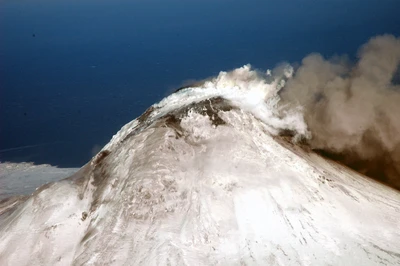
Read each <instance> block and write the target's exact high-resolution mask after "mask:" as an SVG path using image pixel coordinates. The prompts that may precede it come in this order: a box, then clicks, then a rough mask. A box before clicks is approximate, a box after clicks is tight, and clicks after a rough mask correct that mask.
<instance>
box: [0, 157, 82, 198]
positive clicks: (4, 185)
mask: <svg viewBox="0 0 400 266" xmlns="http://www.w3.org/2000/svg"><path fill="white" fill-rule="evenodd" d="M78 170H79V169H76V168H57V167H53V166H50V165H45V164H42V165H34V164H32V163H0V200H2V199H5V198H8V197H11V196H16V195H28V194H31V193H33V192H34V191H35V190H36V188H37V187H39V186H41V185H43V184H46V183H49V182H54V181H59V180H61V179H63V178H65V177H68V176H71V175H72V174H74V173H75V172H77V171H78Z"/></svg>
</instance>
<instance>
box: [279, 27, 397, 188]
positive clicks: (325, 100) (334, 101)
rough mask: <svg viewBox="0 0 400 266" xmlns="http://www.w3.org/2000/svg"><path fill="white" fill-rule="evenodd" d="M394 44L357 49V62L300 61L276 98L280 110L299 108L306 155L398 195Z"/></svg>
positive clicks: (388, 40)
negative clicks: (309, 153)
mask: <svg viewBox="0 0 400 266" xmlns="http://www.w3.org/2000/svg"><path fill="white" fill-rule="evenodd" d="M399 65H400V38H396V37H394V36H392V35H383V36H378V37H374V38H372V39H371V40H370V41H369V42H368V43H366V44H365V45H363V46H362V47H361V48H360V50H359V54H358V62H357V63H356V64H354V65H352V64H350V63H349V61H348V60H347V59H346V57H335V58H332V59H329V60H326V59H324V58H323V57H322V56H321V55H319V54H311V55H309V56H307V57H306V58H304V59H303V61H302V64H301V65H300V67H299V68H298V69H297V70H296V71H295V74H294V76H293V77H292V78H291V79H289V80H288V81H287V83H286V85H285V87H284V89H283V90H282V91H281V92H280V96H281V98H282V104H283V106H285V108H291V107H298V106H301V107H302V108H303V112H304V118H305V121H306V123H307V125H308V128H309V130H310V131H311V134H312V138H311V139H310V140H309V141H308V142H309V145H310V146H311V148H312V149H314V150H317V151H320V152H321V153H323V154H325V155H328V156H330V157H331V158H333V159H336V160H339V161H341V162H343V163H345V164H347V165H349V166H351V167H353V168H354V169H356V170H358V171H360V172H363V173H365V174H367V175H369V176H371V177H374V178H377V179H379V180H380V181H383V182H385V183H387V184H389V185H391V186H393V187H395V188H397V189H400V86H399V85H398V82H396V80H397V79H398V76H399Z"/></svg>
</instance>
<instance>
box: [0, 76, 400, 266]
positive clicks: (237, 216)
mask: <svg viewBox="0 0 400 266" xmlns="http://www.w3.org/2000/svg"><path fill="white" fill-rule="evenodd" d="M235 84H238V83H235ZM207 86H211V83H210V84H208V85H207ZM221 86H222V85H221ZM226 86H227V87H231V86H232V84H230V83H229V84H228V85H226ZM263 86H264V85H263ZM223 88H224V89H223V90H222V89H221V88H220V89H219V88H218V86H215V87H214V88H209V89H208V91H209V92H212V94H207V91H206V92H203V93H201V94H200V96H199V98H196V93H197V92H198V91H200V88H188V89H185V90H182V91H180V92H179V93H177V94H174V95H172V96H170V98H167V99H165V100H164V101H163V102H161V103H160V104H158V105H154V106H153V107H151V108H150V109H149V110H148V112H146V113H145V114H143V115H142V117H140V118H138V119H137V120H135V121H133V122H131V123H129V124H127V125H126V126H125V127H123V128H122V129H121V131H120V132H119V133H117V135H115V136H114V137H113V139H112V141H111V142H110V143H109V144H107V145H106V146H105V147H104V148H103V149H102V151H101V152H100V153H99V154H97V155H96V156H95V157H94V158H93V159H92V160H91V161H90V162H89V163H88V164H87V165H85V166H84V167H82V168H81V169H80V170H79V171H78V172H77V173H76V174H74V175H73V176H72V177H70V178H69V179H66V180H63V181H60V182H56V183H53V184H50V185H48V186H45V187H42V188H40V189H39V190H38V191H36V192H35V193H34V194H33V196H31V197H29V198H28V199H27V200H26V201H25V202H23V203H21V204H19V205H17V204H15V206H14V205H13V206H12V207H11V208H9V209H8V211H6V212H4V213H3V214H1V216H0V265H380V264H383V265H398V264H400V252H399V251H400V194H399V192H397V191H395V190H393V189H391V188H388V187H386V186H384V185H382V184H379V183H377V182H375V181H372V180H371V179H368V178H366V177H364V176H362V175H359V174H357V173H355V172H354V171H352V170H349V169H348V168H346V167H344V166H341V165H339V164H336V163H334V162H331V161H327V160H326V159H324V158H322V157H320V156H318V155H316V154H314V153H310V152H306V151H304V150H303V149H300V148H299V147H298V146H296V145H294V144H292V143H291V142H287V141H286V140H284V139H283V138H281V137H277V136H273V133H274V132H275V131H276V130H278V129H280V128H284V125H285V124H286V123H294V122H296V123H298V124H297V125H295V126H293V125H292V128H290V129H291V130H293V129H296V130H297V131H296V132H297V133H298V134H302V133H304V134H305V135H306V134H307V132H306V130H305V127H303V125H301V119H299V120H297V118H293V116H291V114H287V116H286V117H282V116H278V115H277V114H276V113H274V110H273V108H272V107H273V104H271V102H269V101H268V99H269V98H268V97H269V96H265V95H269V94H268V91H264V94H263V95H264V96H263V97H267V98H268V99H265V101H259V102H258V103H255V101H250V100H249V98H246V97H245V98H244V99H245V100H243V101H241V100H240V98H235V97H233V96H232V97H229V95H228V96H227V94H226V93H225V91H227V89H226V87H223ZM254 88H257V86H252V87H251V88H250V89H248V91H250V94H251V93H254V92H252V91H251V90H252V89H254ZM258 88H260V87H258ZM214 90H216V91H217V92H215V91H214ZM219 90H222V91H224V92H223V93H218V91H219ZM235 90H243V91H241V93H243V95H246V90H245V89H243V86H239V85H238V87H236V88H235V89H234V90H233V91H234V93H237V91H236V92H235ZM260 91H261V92H263V90H261V89H260V90H259V92H260ZM205 94H207V95H205ZM272 95H274V94H273V93H272ZM187 97H193V98H191V99H190V100H188V99H187ZM249 97H250V96H249ZM272 97H274V96H272ZM250 98H251V99H253V98H252V97H250ZM168 99H170V103H171V106H170V105H169V100H168ZM179 99H180V100H179ZM179 102H181V104H178V103H179ZM271 121H272V122H271ZM289 121H292V122H289ZM301 130H303V132H301ZM299 131H300V132H299Z"/></svg>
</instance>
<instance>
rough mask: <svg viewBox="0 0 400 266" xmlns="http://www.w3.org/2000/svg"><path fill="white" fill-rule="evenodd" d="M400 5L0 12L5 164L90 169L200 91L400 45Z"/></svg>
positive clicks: (161, 4)
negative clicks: (252, 70) (242, 73)
mask: <svg viewBox="0 0 400 266" xmlns="http://www.w3.org/2000/svg"><path fill="white" fill-rule="evenodd" d="M399 14H400V1H398V0H286V1H283V0H264V1H258V0H246V1H245V0H236V1H234V0H213V1H211V0H129V1H128V0H112V1H111V0H79V1H77V0H68V1H67V0H36V1H35V0H32V1H28V0H0V160H1V161H12V162H21V161H31V162H35V163H49V164H52V165H58V166H61V167H79V166H81V165H83V164H85V163H86V162H87V161H88V160H89V159H90V158H91V157H92V155H93V153H94V152H96V151H97V150H98V149H99V148H100V147H102V146H103V145H104V144H106V143H107V142H108V141H109V140H110V139H111V137H112V135H113V134H115V133H116V132H117V131H118V130H119V129H120V128H121V127H122V126H123V125H124V124H126V123H127V122H129V121H131V120H132V119H134V118H136V117H137V116H139V115H140V114H141V113H142V112H143V111H145V109H146V108H147V107H149V106H150V105H151V104H153V103H155V102H157V101H159V100H161V99H162V98H163V97H165V96H166V95H168V94H169V93H171V92H172V91H174V89H176V88H179V87H180V86H182V85H184V84H187V83H188V82H190V81H191V80H199V79H203V78H206V77H210V76H213V75H217V74H218V72H219V71H221V70H231V69H234V68H237V67H240V66H242V65H244V64H247V63H250V64H252V65H253V66H254V67H256V68H259V69H267V68H273V67H274V66H275V65H276V64H278V63H280V62H282V61H288V62H300V61H301V59H302V58H303V57H304V56H305V55H307V54H309V53H311V52H319V53H321V54H323V55H324V56H326V57H330V56H333V55H335V54H348V55H349V57H350V58H351V59H355V58H356V52H357V48H358V47H359V46H360V45H362V44H363V43H365V42H366V41H368V39H369V38H370V37H373V36H375V35H377V34H384V33H389V34H394V35H396V36H399V35H400V15H399Z"/></svg>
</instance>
